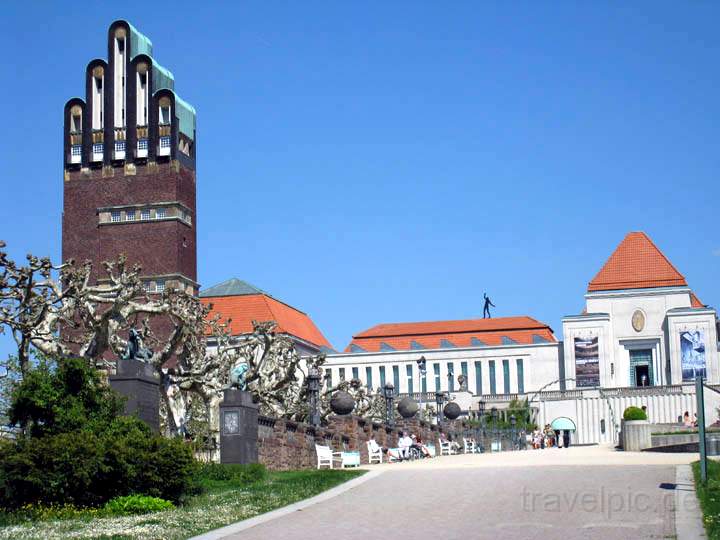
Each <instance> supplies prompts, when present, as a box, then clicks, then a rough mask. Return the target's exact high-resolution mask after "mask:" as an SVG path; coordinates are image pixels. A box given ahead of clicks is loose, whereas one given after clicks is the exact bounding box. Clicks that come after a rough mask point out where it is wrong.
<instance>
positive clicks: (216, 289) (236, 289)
mask: <svg viewBox="0 0 720 540" xmlns="http://www.w3.org/2000/svg"><path fill="white" fill-rule="evenodd" d="M250 294H267V293H266V292H265V291H263V290H261V289H258V288H257V287H255V286H254V285H250V284H249V283H248V282H246V281H243V280H241V279H238V278H232V279H228V280H227V281H223V282H222V283H218V284H217V285H213V286H212V287H210V288H209V289H206V290H204V291H202V292H201V293H200V297H201V298H209V297H213V296H246V295H250ZM268 296H269V295H268Z"/></svg>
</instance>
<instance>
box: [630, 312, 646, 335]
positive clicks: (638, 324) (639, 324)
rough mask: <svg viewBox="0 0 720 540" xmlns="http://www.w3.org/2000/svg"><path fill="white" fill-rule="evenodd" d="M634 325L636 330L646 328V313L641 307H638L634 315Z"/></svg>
mask: <svg viewBox="0 0 720 540" xmlns="http://www.w3.org/2000/svg"><path fill="white" fill-rule="evenodd" d="M632 327H633V330H635V331H636V332H642V331H643V328H645V314H644V313H643V312H642V310H640V309H636V310H635V313H633V316H632Z"/></svg>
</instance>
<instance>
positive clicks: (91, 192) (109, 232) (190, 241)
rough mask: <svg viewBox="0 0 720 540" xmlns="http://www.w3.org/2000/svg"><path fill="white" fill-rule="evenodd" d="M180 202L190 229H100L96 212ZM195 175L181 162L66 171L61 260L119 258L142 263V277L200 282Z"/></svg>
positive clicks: (173, 225) (156, 225)
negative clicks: (174, 275)
mask: <svg viewBox="0 0 720 540" xmlns="http://www.w3.org/2000/svg"><path fill="white" fill-rule="evenodd" d="M174 201H179V202H180V203H182V204H184V205H185V206H186V207H187V208H189V209H190V210H191V218H192V226H189V225H187V224H185V223H183V222H181V221H158V222H137V223H136V222H130V223H122V224H111V225H99V216H98V213H97V211H98V208H103V207H110V206H122V205H136V204H137V205H144V204H152V203H162V202H174ZM195 202H196V201H195V171H193V170H190V169H188V168H185V167H182V166H180V165H179V164H178V163H177V162H169V163H150V164H147V165H138V166H132V167H104V168H101V169H86V170H83V171H66V173H65V185H64V201H63V231H62V258H63V261H65V260H67V259H69V258H74V259H75V260H76V261H77V262H79V263H80V262H83V261H84V260H86V259H89V260H91V261H93V262H94V263H95V265H94V268H93V273H94V277H95V278H97V277H98V276H99V277H103V269H102V267H101V266H100V263H102V262H103V261H106V260H114V259H116V258H117V256H118V255H119V254H120V253H125V254H126V255H128V258H129V262H130V263H131V264H132V263H136V262H137V263H140V264H141V265H142V269H143V271H142V274H143V275H164V274H172V273H180V274H182V275H184V276H186V277H188V278H190V279H191V280H194V281H195V280H197V260H196V259H197V257H196V247H195V246H196V232H195V231H196V228H197V215H196V212H195Z"/></svg>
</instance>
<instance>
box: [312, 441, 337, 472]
mask: <svg viewBox="0 0 720 540" xmlns="http://www.w3.org/2000/svg"><path fill="white" fill-rule="evenodd" d="M315 453H316V454H317V468H318V469H321V468H323V467H327V468H328V469H332V468H333V464H334V463H339V464H341V466H342V461H343V459H342V454H343V453H342V452H333V451H332V449H331V448H330V447H329V446H322V445H320V444H316V445H315Z"/></svg>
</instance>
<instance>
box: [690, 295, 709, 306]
mask: <svg viewBox="0 0 720 540" xmlns="http://www.w3.org/2000/svg"><path fill="white" fill-rule="evenodd" d="M690 307H694V308H702V307H705V304H703V303H702V302H701V301H700V299H699V298H698V297H697V296H695V293H694V292H691V293H690Z"/></svg>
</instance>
